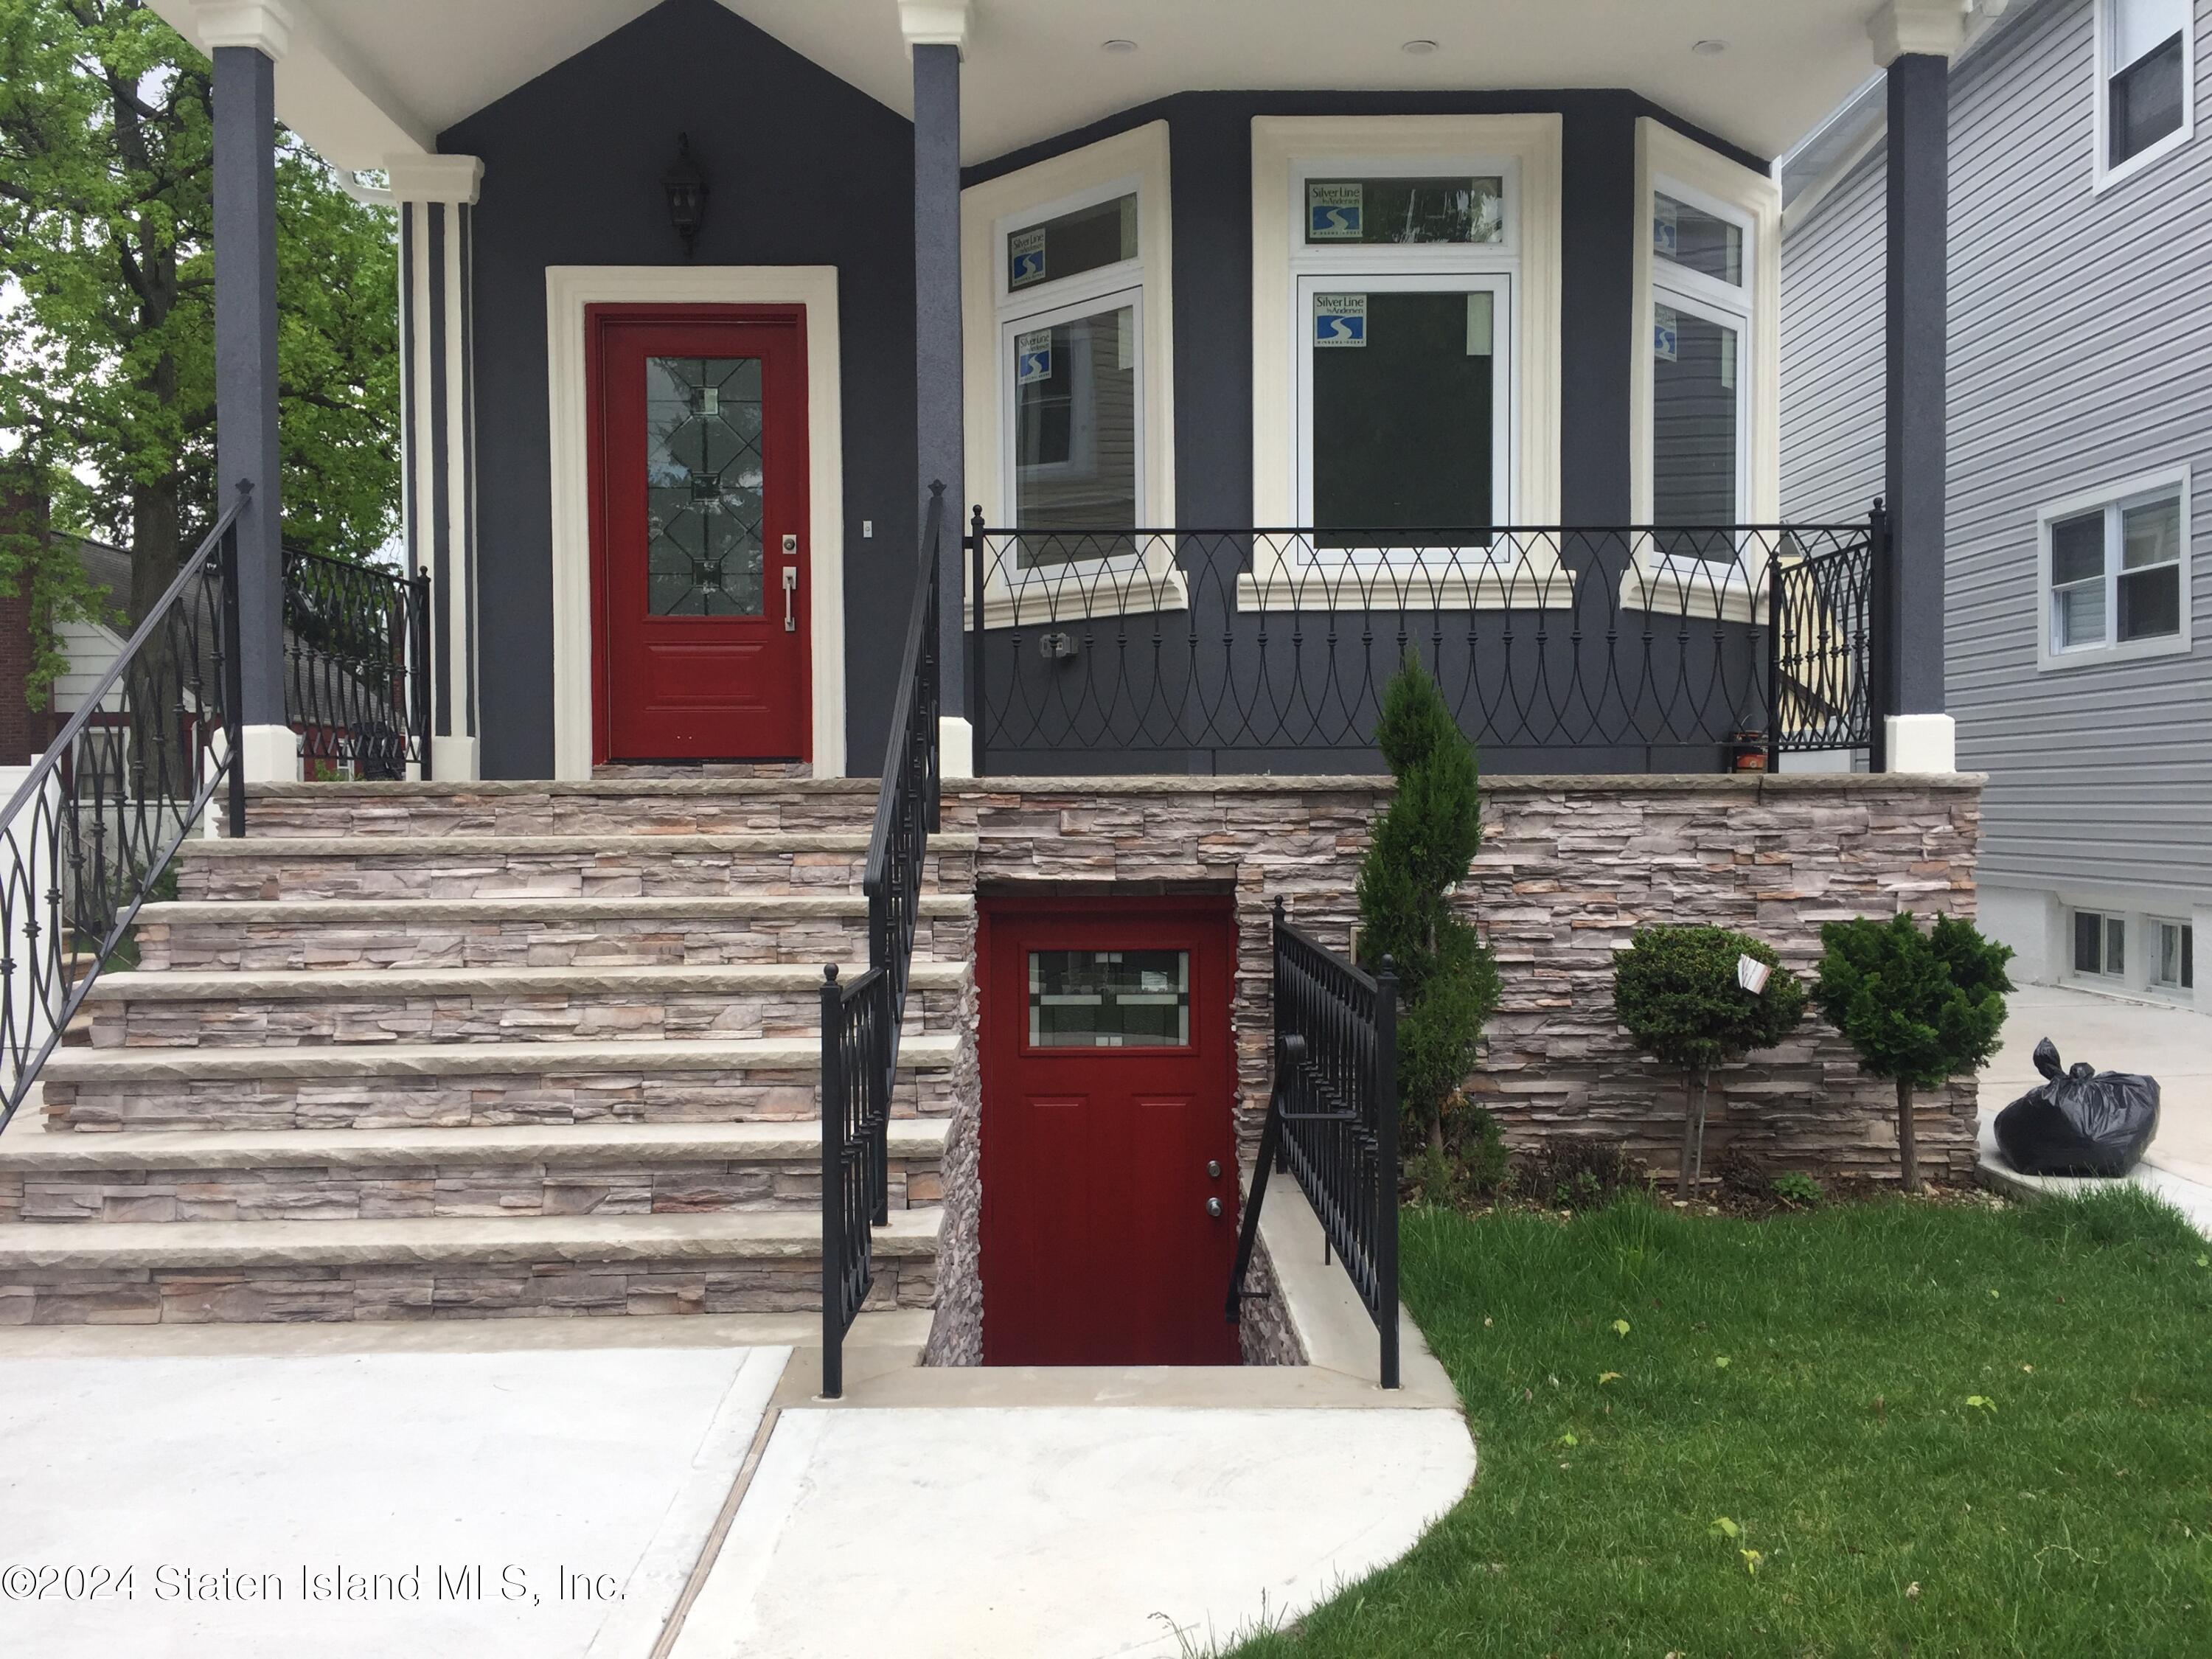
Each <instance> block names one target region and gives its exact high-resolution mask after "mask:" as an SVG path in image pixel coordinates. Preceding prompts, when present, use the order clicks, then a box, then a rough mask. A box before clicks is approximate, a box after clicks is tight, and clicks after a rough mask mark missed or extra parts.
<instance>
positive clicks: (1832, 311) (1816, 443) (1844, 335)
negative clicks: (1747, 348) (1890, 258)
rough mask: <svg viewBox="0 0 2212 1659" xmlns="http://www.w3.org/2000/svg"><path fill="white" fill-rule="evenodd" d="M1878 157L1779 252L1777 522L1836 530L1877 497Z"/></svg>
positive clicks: (1881, 269) (1881, 266)
mask: <svg viewBox="0 0 2212 1659" xmlns="http://www.w3.org/2000/svg"><path fill="white" fill-rule="evenodd" d="M1884 178H1885V175H1884V173H1883V168H1882V163H1881V150H1880V149H1878V148H1877V149H1875V152H1874V154H1873V155H1871V156H1869V158H1867V159H1866V160H1865V161H1862V162H1860V163H1859V165H1858V166H1857V167H1854V168H1853V169H1852V170H1851V171H1850V173H1849V174H1847V175H1846V176H1845V177H1844V179H1843V180H1842V181H1841V182H1840V183H1838V185H1836V186H1835V187H1834V188H1833V190H1832V191H1831V192H1830V193H1829V194H1828V196H1827V197H1826V198H1825V199H1823V200H1822V201H1821V202H1820V203H1819V204H1817V205H1818V211H1817V212H1816V213H1814V215H1813V216H1811V217H1810V218H1809V219H1808V221H1807V222H1806V223H1805V224H1804V225H1803V226H1802V228H1800V229H1798V230H1796V231H1795V232H1793V233H1791V234H1790V235H1788V236H1786V237H1785V238H1784V240H1783V244H1782V516H1783V519H1784V521H1785V522H1787V523H1790V524H1844V523H1847V522H1849V521H1850V520H1856V519H1858V518H1860V517H1862V516H1863V515H1864V513H1866V512H1867V510H1868V509H1869V507H1872V506H1873V505H1874V499H1875V496H1877V495H1881V490H1882V459H1881V451H1882V413H1881V411H1882V392H1883V387H1882V349H1883V337H1884V336H1883V318H1882V306H1883V293H1882V283H1883V278H1884V275H1885V271H1886V268H1887V260H1886V259H1885V258H1884V256H1883V252H1882V225H1883V222H1884V218H1885V215H1884V211H1883V205H1882V191H1883V186H1884Z"/></svg>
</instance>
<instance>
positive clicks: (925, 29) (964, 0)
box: [898, 0, 969, 58]
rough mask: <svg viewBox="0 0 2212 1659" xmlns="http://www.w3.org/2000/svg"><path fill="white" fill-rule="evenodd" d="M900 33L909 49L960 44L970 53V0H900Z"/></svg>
mask: <svg viewBox="0 0 2212 1659" xmlns="http://www.w3.org/2000/svg"><path fill="white" fill-rule="evenodd" d="M898 9H899V33H901V34H902V35H904V36H905V37H906V44H907V50H908V51H909V52H911V51H913V49H914V48H915V47H916V46H957V47H959V48H960V54H961V56H962V57H963V58H964V57H966V56H967V55H968V18H969V13H968V0H898Z"/></svg>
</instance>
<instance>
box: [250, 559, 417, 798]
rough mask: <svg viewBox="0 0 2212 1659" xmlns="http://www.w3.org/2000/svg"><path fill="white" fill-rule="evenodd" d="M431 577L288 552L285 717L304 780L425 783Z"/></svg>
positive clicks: (285, 588)
mask: <svg viewBox="0 0 2212 1659" xmlns="http://www.w3.org/2000/svg"><path fill="white" fill-rule="evenodd" d="M429 664H430V574H429V572H428V571H427V570H426V571H422V572H421V573H419V574H416V575H413V576H408V575H404V574H401V573H400V572H398V571H396V570H387V569H386V568H383V567H382V566H380V565H373V564H355V563H351V562H348V561H346V560H343V559H332V558H326V557H325V556H323V555H321V554H319V553H307V552H302V551H300V550H294V549H289V548H288V549H287V550H285V554H284V668H285V682H284V691H285V714H286V718H287V719H288V720H289V721H290V722H291V726H292V729H293V730H294V731H295V732H298V733H299V734H300V759H301V765H302V767H303V768H304V769H306V772H307V775H308V776H309V777H310V778H313V777H317V776H350V777H356V778H404V777H405V776H406V775H407V769H408V768H409V767H410V765H412V766H414V767H416V768H417V769H418V770H417V772H416V775H417V776H420V777H428V776H429V775H430V669H429Z"/></svg>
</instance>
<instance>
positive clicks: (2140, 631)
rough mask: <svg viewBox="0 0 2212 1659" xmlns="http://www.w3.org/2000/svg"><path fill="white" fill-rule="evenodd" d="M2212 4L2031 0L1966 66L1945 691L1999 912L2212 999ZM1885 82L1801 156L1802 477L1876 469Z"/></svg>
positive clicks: (1838, 488)
mask: <svg viewBox="0 0 2212 1659" xmlns="http://www.w3.org/2000/svg"><path fill="white" fill-rule="evenodd" d="M2208 41H2212V8H2208V7H2205V6H2203V5H2201V4H2198V3H2196V0H2013V4H2012V5H2011V6H2010V8H2009V9H2008V10H2007V11H2006V12H2005V14H2004V15H2003V17H2002V21H2000V22H1998V23H1997V24H1996V26H1995V27H1990V28H1989V29H1988V30H1987V31H1986V32H1985V33H1983V34H1982V35H1981V36H1980V37H1979V38H1978V40H1976V41H1975V42H1974V44H1973V46H1972V49H1971V50H1970V51H1969V52H1967V53H1966V55H1965V56H1964V57H1963V58H1961V60H1960V63H1959V64H1958V65H1957V67H1956V68H1955V70H1954V76H1953V79H1952V96H1951V100H1950V118H1951V166H1950V174H1949V177H1950V192H1951V200H1950V216H1951V223H1952V227H1953V230H1952V237H1951V246H1950V336H1949V337H1950V353H1949V357H1950V398H1949V411H1948V413H1949V446H1948V449H1949V462H1950V507H1949V512H1948V520H1947V524H1946V557H1945V574H1946V590H1947V607H1946V608H1947V616H1948V626H1947V632H1948V648H1947V650H1946V652H1945V660H1946V662H1947V663H1948V673H1947V676H1946V690H1947V692H1948V708H1949V710H1950V713H1951V714H1953V716H1954V718H1955V719H1956V720H1957V721H1958V741H1959V759H1960V764H1961V765H1962V766H1965V767H1966V768H1968V769H1973V770H1978V771H1985V772H1987V773H1988V774H1989V775H1990V783H1989V788H1988V793H1986V795H1985V796H1984V817H1983V824H1982V829H1983V843H1982V861H1981V881H1982V891H1981V909H1982V916H1983V920H1984V926H1985V927H1987V928H1988V929H1989V930H1990V932H1991V933H1994V934H1995V935H1996V936H1997V937H1998V938H2000V939H2003V940H2004V941H2005V942H2006V943H2007V944H2009V945H2012V946H2013V947H2014V949H2015V951H2018V952H2019V957H2018V959H2017V961H2016V963H2015V975H2016V976H2017V977H2019V978H2021V979H2023V980H2029V981H2037V982H2041V983H2059V982H2063V983H2070V984H2077V985H2081V986H2085V987H2095V988H2110V989H2115V990H2124V991H2126V992H2129V993H2130V994H2149V995H2152V996H2155V997H2159V998H2162V999H2168V1000H2177V1001H2181V1002H2185V1003H2187V1002H2193V1003H2194V1004H2195V1006H2197V1007H2199V1008H2203V1009H2208V1010H2212V985H2208V983H2207V982H2206V981H2205V980H2204V978H2203V976H2202V975H2201V970H2200V969H2198V967H2197V961H2196V953H2197V943H2198V941H2199V940H2200V939H2202V938H2203V935H2204V933H2205V930H2206V928H2207V927H2212V575H2208V574H2207V572H2206V570H2205V560H2206V556H2207V552H2208V549H2212V510H2208V508H2207V507H2206V506H2205V505H2204V504H2203V501H2201V500H2200V497H2201V495H2202V494H2203V483H2204V481H2205V480H2206V479H2207V477H2212V356H2208V355H2207V342H2208V341H2212V135H2209V134H2208V133H2207V132H2206V131H2205V130H2204V129H2205V126H2206V124H2207V122H2208V120H2209V119H2212V91H2208V88H2207V83H2206V81H2205V78H2204V77H2205V76H2206V75H2207V74H2208V73H2212V70H2208V67H2207V64H2206V58H2207V52H2206V46H2207V43H2208ZM1880 129H1881V107H1880V100H1879V98H1878V96H1877V95H1875V94H1872V93H1870V94H1869V95H1868V96H1866V97H1863V98H1862V99H1860V100H1856V101H1855V102H1854V103H1853V104H1852V105H1850V106H1847V107H1846V108H1845V109H1844V111H1843V112H1840V113H1839V114H1838V117H1837V118H1835V119H1833V120H1832V121H1831V122H1830V123H1828V124H1827V125H1826V127H1824V128H1823V129H1822V131H1820V133H1819V134H1818V135H1816V136H1815V137H1814V139H1813V140H1812V141H1810V142H1809V143H1808V144H1807V145H1805V146H1804V147H1802V149H1801V150H1800V151H1799V152H1798V153H1797V154H1796V155H1792V156H1790V157H1789V158H1787V159H1785V161H1784V164H1783V167H1782V168H1781V177H1782V180H1783V189H1784V201H1785V208H1784V252H1783V275H1782V292H1783V335H1782V349H1783V374H1784V390H1783V405H1782V408H1783V418H1782V454H1783V466H1782V499H1783V507H1784V514H1785V516H1787V517H1791V518H1816V519H1817V518H1820V517H1823V516H1826V515H1831V514H1833V513H1837V512H1840V511H1843V510H1844V509H1845V508H1847V507H1850V505H1852V504H1854V503H1856V502H1858V501H1863V500H1865V499H1866V498H1867V497H1868V496H1869V495H1872V494H1874V493H1875V492H1877V491H1879V490H1880V489H1881V487H1882V479H1881V474H1882V459H1883V458H1882V426H1881V420H1880V418H1879V413H1880V393H1881V374H1882V349H1881V313H1882V305H1883V284H1884V264H1883V259H1882V240H1883V239H1882V228H1883V222H1884V216H1885V200H1884V192H1885V181H1886V172H1887V162H1886V156H1885V151H1884V148H1883V146H1882V144H1881V143H1880Z"/></svg>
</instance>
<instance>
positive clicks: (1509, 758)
mask: <svg viewBox="0 0 2212 1659" xmlns="http://www.w3.org/2000/svg"><path fill="white" fill-rule="evenodd" d="M1884 532H1885V525H1884V521H1883V520H1882V519H1881V514H1880V513H1879V510H1877V512H1876V513H1875V514H1873V515H1870V516H1869V519H1868V520H1866V521H1865V522H1863V523H1860V524H1856V525H1795V526H1734V525H1731V526H1716V527H1712V528H1705V529H1699V528H1651V527H1644V528H1635V529H1620V530H1512V529H1485V530H1472V531H1422V532H1413V531H1405V530H1395V531H1394V530H1380V531H1364V532H1363V531H1330V532H1316V531H1312V530H1243V529H1231V530H1127V529H1120V528H1107V529H1103V530H1038V529H1011V530H1000V529H993V528H990V527H989V526H987V525H986V524H985V523H984V522H983V519H982V514H981V509H980V508H979V509H977V511H976V512H975V515H974V517H973V519H972V520H971V522H970V533H969V536H968V538H967V546H968V549H969V610H970V614H969V619H968V621H969V653H970V683H971V684H973V685H974V686H975V693H974V702H975V744H976V763H977V769H978V770H979V771H986V770H987V771H996V772H1015V771H1039V772H1045V771H1050V772H1071V771H1072V772H1100V771H1129V770H1171V771H1182V770H1186V769H1199V770H1206V769H1213V770H1232V769H1233V770H1278V771H1297V770H1316V769H1327V770H1362V769H1373V768H1374V767H1375V765H1376V760H1375V759H1374V757H1373V749H1372V734H1373V732H1374V729H1375V721H1376V714H1377V712H1378V708H1379V705H1380V700H1381V696H1382V692H1383V688H1384V687H1385V686H1386V685H1387V684H1389V680H1390V678H1391V676H1392V675H1393V674H1394V673H1395V671H1397V668H1398V666H1399V665H1400V663H1401V661H1403V660H1404V659H1405V658H1406V657H1407V655H1409V654H1410V655H1415V656H1418V657H1419V659H1421V660H1422V661H1423V663H1425V665H1427V666H1428V668H1429V669H1430V671H1431V672H1432V673H1433V674H1434V675H1435V676H1436V678H1437V682H1438V684H1440V686H1441V687H1442V688H1443V694H1444V696H1445V699H1446V701H1447V702H1449V703H1450V705H1451V706H1452V708H1453V709H1454V710H1455V713H1456V714H1457V716H1458V718H1459V721H1460V724H1461V726H1462V729H1463V730H1464V731H1465V732H1467V734H1468V737H1469V738H1471V739H1472V740H1474V742H1475V743H1476V744H1479V745H1480V747H1481V750H1482V753H1483V758H1484V762H1485V764H1486V765H1488V766H1491V767H1492V768H1493V769H1498V770H1504V771H1529V770H1576V771H1593V772H1595V771H1628V772H1640V771H1710V770H1716V769H1735V768H1745V767H1753V768H1755V767H1757V766H1758V765H1759V764H1761V763H1762V762H1764V763H1770V764H1771V763H1773V762H1774V761H1775V760H1776V759H1778V757H1780V756H1781V755H1784V754H1787V753H1796V752H1805V751H1810V750H1834V749H1857V748H1864V747H1866V746H1868V744H1869V743H1870V742H1871V741H1872V738H1873V734H1874V728H1875V710H1874V708H1873V707H1872V702H1871V699H1870V696H1869V689H1870V676H1869V644H1870V635H1871V631H1872V629H1871V615H1872V613H1871V594H1872V591H1873V583H1874V580H1875V567H1876V563H1877V561H1878V560H1879V558H1880V557H1881V555H1882V550H1883V547H1884V545H1885V533H1884Z"/></svg>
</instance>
